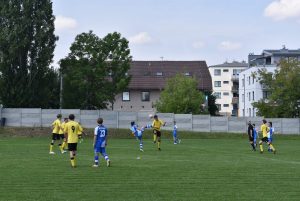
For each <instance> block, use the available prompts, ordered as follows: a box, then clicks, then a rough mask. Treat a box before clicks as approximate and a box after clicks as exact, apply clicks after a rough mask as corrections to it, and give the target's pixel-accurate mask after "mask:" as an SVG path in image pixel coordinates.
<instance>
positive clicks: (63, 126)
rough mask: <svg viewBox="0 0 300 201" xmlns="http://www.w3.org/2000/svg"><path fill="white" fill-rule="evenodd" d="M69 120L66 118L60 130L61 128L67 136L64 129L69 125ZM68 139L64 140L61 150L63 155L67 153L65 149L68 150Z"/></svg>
mask: <svg viewBox="0 0 300 201" xmlns="http://www.w3.org/2000/svg"><path fill="white" fill-rule="evenodd" d="M68 120H69V119H68V118H64V122H62V123H61V125H60V128H61V132H62V133H63V135H64V134H65V133H64V128H65V125H66V123H68ZM67 144H68V143H67V139H66V138H65V137H64V138H63V143H62V145H61V148H62V153H65V152H66V151H65V149H66V148H67Z"/></svg>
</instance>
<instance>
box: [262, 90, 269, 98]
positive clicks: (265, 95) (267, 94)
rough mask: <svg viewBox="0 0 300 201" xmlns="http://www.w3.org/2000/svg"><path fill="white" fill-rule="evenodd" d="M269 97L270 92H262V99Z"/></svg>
mask: <svg viewBox="0 0 300 201" xmlns="http://www.w3.org/2000/svg"><path fill="white" fill-rule="evenodd" d="M270 95H271V92H270V91H263V99H268V98H269V97H270Z"/></svg>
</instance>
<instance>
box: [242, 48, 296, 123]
mask: <svg viewBox="0 0 300 201" xmlns="http://www.w3.org/2000/svg"><path fill="white" fill-rule="evenodd" d="M289 58H296V59H298V60H300V49H298V50H288V49H286V48H285V47H283V49H280V50H264V51H263V52H262V54H261V55H254V54H249V56H248V63H249V68H247V69H246V70H244V71H243V72H241V73H240V75H239V86H240V88H239V94H240V97H239V105H240V107H239V116H242V117H243V116H244V117H255V116H256V113H257V110H256V109H255V108H254V107H253V106H252V103H254V102H257V101H259V100H262V99H268V96H269V95H270V93H271V92H270V91H267V90H265V89H264V88H263V87H262V85H261V84H260V83H259V81H258V80H257V78H256V77H255V76H253V75H255V74H257V72H258V70H259V69H262V68H265V69H266V70H267V71H268V72H274V71H275V70H276V68H278V67H279V66H278V64H279V62H280V60H281V59H289Z"/></svg>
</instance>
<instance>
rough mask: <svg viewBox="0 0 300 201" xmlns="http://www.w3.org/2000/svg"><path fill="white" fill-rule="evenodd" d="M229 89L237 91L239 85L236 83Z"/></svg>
mask: <svg viewBox="0 0 300 201" xmlns="http://www.w3.org/2000/svg"><path fill="white" fill-rule="evenodd" d="M231 91H234V92H238V91H239V87H238V86H236V85H233V86H232V88H231Z"/></svg>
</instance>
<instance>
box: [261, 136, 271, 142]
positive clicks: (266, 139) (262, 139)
mask: <svg viewBox="0 0 300 201" xmlns="http://www.w3.org/2000/svg"><path fill="white" fill-rule="evenodd" d="M261 141H263V142H266V143H268V142H269V140H268V138H267V137H263V138H261Z"/></svg>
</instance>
